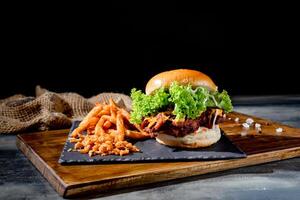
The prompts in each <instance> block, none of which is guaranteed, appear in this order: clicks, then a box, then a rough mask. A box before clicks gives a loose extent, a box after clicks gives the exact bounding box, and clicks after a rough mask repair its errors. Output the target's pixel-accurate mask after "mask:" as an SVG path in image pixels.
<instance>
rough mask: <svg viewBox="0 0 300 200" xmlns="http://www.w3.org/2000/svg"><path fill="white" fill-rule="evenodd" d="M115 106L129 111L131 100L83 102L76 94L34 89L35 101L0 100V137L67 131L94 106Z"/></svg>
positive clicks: (100, 97) (99, 98) (116, 95)
mask: <svg viewBox="0 0 300 200" xmlns="http://www.w3.org/2000/svg"><path fill="white" fill-rule="evenodd" d="M109 98H113V99H114V100H115V102H116V103H117V104H119V105H120V106H122V107H124V108H126V109H127V110H130V107H131V99H130V97H129V96H127V95H124V94H120V93H100V94H98V95H96V96H93V97H91V98H84V97H82V96H80V95H79V94H76V93H70V92H67V93H55V92H50V91H48V90H46V89H43V88H41V87H39V86H37V87H36V97H26V96H23V95H14V96H12V97H9V98H6V99H2V100H0V134H13V133H20V132H29V131H44V130H50V129H62V128H69V127H70V126H71V124H72V121H73V120H77V119H82V118H83V117H84V116H85V115H86V114H87V113H88V112H89V111H90V110H91V109H92V108H93V106H94V105H95V103H96V102H103V101H104V102H108V100H109Z"/></svg>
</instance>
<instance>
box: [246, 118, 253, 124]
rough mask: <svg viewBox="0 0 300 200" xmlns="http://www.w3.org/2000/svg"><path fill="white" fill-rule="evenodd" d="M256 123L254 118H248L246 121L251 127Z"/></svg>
mask: <svg viewBox="0 0 300 200" xmlns="http://www.w3.org/2000/svg"><path fill="white" fill-rule="evenodd" d="M253 122H254V120H253V119H252V118H248V119H246V123H247V124H249V125H251V124H252V123H253Z"/></svg>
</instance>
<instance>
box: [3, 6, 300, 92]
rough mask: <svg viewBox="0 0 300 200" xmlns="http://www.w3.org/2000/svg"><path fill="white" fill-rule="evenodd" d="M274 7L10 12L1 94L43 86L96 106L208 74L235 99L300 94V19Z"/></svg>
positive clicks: (290, 10) (6, 18) (287, 8)
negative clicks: (192, 72)
mask: <svg viewBox="0 0 300 200" xmlns="http://www.w3.org/2000/svg"><path fill="white" fill-rule="evenodd" d="M273 6H274V5H268V6H267V7H263V6H254V7H249V6H241V7H239V8H237V9H232V10H227V9H225V8H221V9H216V8H215V7H208V8H207V7H204V6H199V5H196V4H195V5H193V4H187V3H186V4H167V5H161V4H160V5H152V4H146V3H143V4H136V3H135V4H133V3H132V4H129V3H113V4H111V5H105V6H104V5H103V6H97V7H96V8H95V7H94V8H93V6H92V5H91V7H90V8H80V9H79V8H76V9H75V8H71V7H62V8H57V7H56V8H55V9H50V8H49V7H47V6H45V7H40V8H39V9H26V11H24V9H23V8H22V7H18V8H17V7H11V8H9V12H7V13H6V14H5V16H4V18H3V23H2V34H3V36H2V39H1V40H2V45H1V48H2V56H1V57H2V59H1V60H2V62H1V63H2V64H1V71H2V72H1V80H0V83H1V84H0V85H1V86H0V87H1V93H0V95H1V98H4V97H7V96H10V95H13V94H15V93H22V94H25V95H34V87H35V85H37V84H39V85H41V86H42V87H45V88H47V89H49V90H52V91H58V92H64V91H73V92H78V93H80V94H82V95H84V96H87V97H88V96H91V95H94V94H97V93H99V92H103V91H115V92H125V93H129V91H130V89H131V88H132V87H137V88H140V89H144V86H145V84H146V83H147V81H148V79H149V78H151V77H152V76H153V75H155V74H156V73H158V72H161V71H165V70H169V69H175V68H192V69H197V70H200V71H202V72H205V73H207V74H208V75H209V76H211V77H212V78H213V80H214V81H215V82H216V84H217V85H219V88H221V89H222V88H225V89H226V90H228V91H229V93H230V94H232V95H267V94H300V89H299V78H298V77H299V75H298V70H297V68H298V67H299V59H298V57H299V39H298V38H299V30H298V26H299V20H298V18H299V12H298V11H297V10H294V9H295V8H296V7H294V6H292V5H290V6H282V5H275V7H273ZM58 7H59V6H58Z"/></svg>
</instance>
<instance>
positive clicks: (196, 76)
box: [146, 69, 217, 95]
mask: <svg viewBox="0 0 300 200" xmlns="http://www.w3.org/2000/svg"><path fill="white" fill-rule="evenodd" d="M174 81H176V82H177V83H179V84H181V85H188V84H190V85H191V86H192V87H199V86H202V87H206V88H208V89H209V90H211V91H216V90H217V86H216V85H215V83H214V82H213V81H212V80H211V78H210V77H209V76H207V75H206V74H203V73H202V72H199V71H196V70H190V69H176V70H171V71H166V72H162V73H159V74H157V75H155V76H154V77H153V78H151V79H150V80H149V81H148V83H147V85H146V94H147V95H149V94H151V93H152V92H153V91H155V90H156V89H159V88H161V87H165V88H169V86H170V85H171V83H172V82H174Z"/></svg>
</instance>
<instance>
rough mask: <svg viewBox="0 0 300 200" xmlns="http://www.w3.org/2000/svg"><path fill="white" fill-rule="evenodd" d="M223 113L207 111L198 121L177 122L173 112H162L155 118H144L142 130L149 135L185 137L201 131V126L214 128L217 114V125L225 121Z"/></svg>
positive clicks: (213, 110) (215, 110)
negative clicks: (160, 133)
mask: <svg viewBox="0 0 300 200" xmlns="http://www.w3.org/2000/svg"><path fill="white" fill-rule="evenodd" d="M222 113H223V112H222V111H221V110H219V109H207V110H206V111H205V112H203V113H202V114H201V116H200V117H198V118H196V119H185V120H175V116H174V115H172V113H171V112H161V113H159V114H157V115H156V116H153V117H146V118H144V120H143V122H142V124H141V128H142V129H143V130H144V131H146V132H148V133H155V132H159V131H164V132H165V133H166V134H169V135H172V136H175V137H184V136H185V135H188V134H190V133H193V132H195V131H197V130H198V129H199V127H200V126H203V127H207V128H212V126H213V120H214V117H215V114H217V118H216V124H218V123H220V122H221V121H223V116H222Z"/></svg>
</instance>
